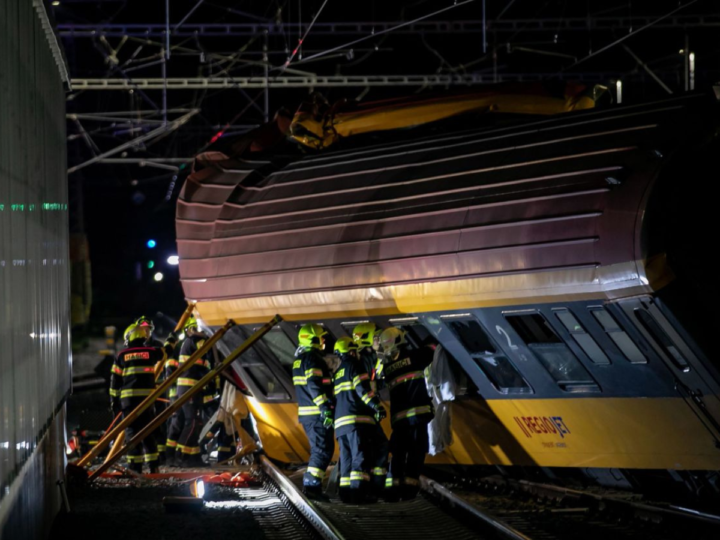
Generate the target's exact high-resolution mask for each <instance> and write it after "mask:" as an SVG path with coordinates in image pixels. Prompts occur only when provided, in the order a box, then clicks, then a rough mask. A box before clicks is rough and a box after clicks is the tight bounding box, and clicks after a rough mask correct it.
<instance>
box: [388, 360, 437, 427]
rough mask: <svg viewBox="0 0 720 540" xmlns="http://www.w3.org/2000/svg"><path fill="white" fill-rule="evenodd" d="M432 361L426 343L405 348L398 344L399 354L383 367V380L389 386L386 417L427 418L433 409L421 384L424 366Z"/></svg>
mask: <svg viewBox="0 0 720 540" xmlns="http://www.w3.org/2000/svg"><path fill="white" fill-rule="evenodd" d="M432 361H433V351H432V349H430V348H429V347H422V348H420V349H416V350H409V349H408V348H407V347H400V354H399V355H398V357H397V358H396V359H395V360H393V361H392V362H387V363H386V364H385V366H384V368H383V372H384V376H385V382H386V384H387V385H388V388H389V389H390V421H391V423H392V425H393V426H395V425H396V424H398V423H399V422H407V423H409V424H415V423H419V422H429V421H430V420H432V417H433V410H432V405H431V401H430V396H429V395H428V391H427V387H426V385H425V373H424V371H425V368H426V367H428V366H429V365H430V364H431V363H432Z"/></svg>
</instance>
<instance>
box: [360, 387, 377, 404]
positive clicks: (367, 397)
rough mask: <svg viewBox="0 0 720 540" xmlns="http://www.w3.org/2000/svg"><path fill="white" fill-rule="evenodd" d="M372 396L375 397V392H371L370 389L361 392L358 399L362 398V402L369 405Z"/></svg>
mask: <svg viewBox="0 0 720 540" xmlns="http://www.w3.org/2000/svg"><path fill="white" fill-rule="evenodd" d="M374 397H375V392H373V391H372V390H371V391H370V392H368V393H367V394H363V397H362V398H360V399H362V400H363V403H365V405H370V402H371V401H372V399H373V398H374Z"/></svg>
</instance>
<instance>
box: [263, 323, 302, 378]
mask: <svg viewBox="0 0 720 540" xmlns="http://www.w3.org/2000/svg"><path fill="white" fill-rule="evenodd" d="M262 341H263V343H264V344H265V345H266V346H267V348H268V349H270V352H271V353H272V354H273V355H274V356H275V358H277V359H278V360H279V361H280V364H282V366H283V368H285V371H287V372H288V373H290V374H292V365H293V362H294V361H295V350H296V347H295V345H294V344H293V342H292V341H290V338H289V337H288V336H287V335H286V334H285V332H283V331H282V329H281V328H279V327H276V328H273V329H272V330H271V331H270V332H268V333H267V334H265V335H264V336H263V338H262Z"/></svg>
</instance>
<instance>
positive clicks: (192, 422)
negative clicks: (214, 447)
mask: <svg viewBox="0 0 720 540" xmlns="http://www.w3.org/2000/svg"><path fill="white" fill-rule="evenodd" d="M190 388H192V387H190V386H187V387H185V386H180V387H178V398H180V396H182V395H183V394H185V392H187V391H189V390H190ZM202 406H203V398H202V395H195V396H193V398H192V399H191V400H189V401H187V402H186V403H185V405H183V406H182V412H183V429H182V432H181V433H180V440H179V441H178V445H177V452H178V453H180V454H181V456H182V457H181V459H182V463H183V464H184V465H200V464H201V463H202V460H201V459H200V443H199V439H200V431H201V430H202V427H203V422H202ZM176 459H177V456H176Z"/></svg>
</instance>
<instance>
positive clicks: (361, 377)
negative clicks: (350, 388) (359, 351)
mask: <svg viewBox="0 0 720 540" xmlns="http://www.w3.org/2000/svg"><path fill="white" fill-rule="evenodd" d="M368 379H370V375H368V374H367V373H361V374H360V375H357V376H356V377H355V378H354V379H353V384H354V385H355V386H357V385H358V384H360V383H361V382H362V381H367V380H368Z"/></svg>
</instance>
